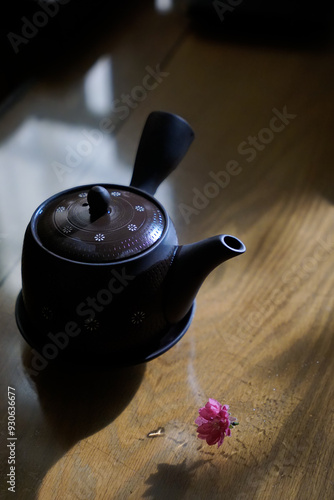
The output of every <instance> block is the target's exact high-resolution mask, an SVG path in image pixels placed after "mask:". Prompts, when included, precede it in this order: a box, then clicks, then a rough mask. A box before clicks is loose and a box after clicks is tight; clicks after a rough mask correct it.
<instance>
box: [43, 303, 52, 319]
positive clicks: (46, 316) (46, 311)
mask: <svg viewBox="0 0 334 500" xmlns="http://www.w3.org/2000/svg"><path fill="white" fill-rule="evenodd" d="M42 316H43V318H44V319H50V318H51V317H52V311H51V309H50V307H48V306H44V307H42Z"/></svg>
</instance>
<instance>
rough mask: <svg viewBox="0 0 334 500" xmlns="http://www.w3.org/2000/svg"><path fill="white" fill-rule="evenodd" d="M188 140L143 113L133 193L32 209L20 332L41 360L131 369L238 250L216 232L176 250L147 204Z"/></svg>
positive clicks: (66, 194) (113, 188) (167, 340)
mask: <svg viewBox="0 0 334 500" xmlns="http://www.w3.org/2000/svg"><path fill="white" fill-rule="evenodd" d="M193 138H194V133H193V131H192V129H191V127H190V126H189V125H188V123H187V122H186V121H185V120H183V119H182V118H180V117H179V116H176V115H174V114H170V113H166V112H161V111H158V112H153V113H151V114H150V115H149V117H148V119H147V121H146V124H145V127H144V130H143V133H142V137H141V140H140V144H139V147H138V152H137V156H136V161H135V166H134V172H133V176H132V180H131V183H130V186H129V187H124V186H120V185H116V184H101V185H96V186H94V185H86V186H80V187H76V188H73V189H68V190H66V191H63V192H61V193H59V194H56V195H55V196H52V197H51V198H49V199H48V200H46V201H45V202H44V203H42V204H41V205H40V206H39V207H38V208H37V210H36V211H35V212H34V214H33V216H32V219H31V221H30V223H29V225H28V227H27V230H26V234H25V238H24V244H23V252H22V291H21V292H20V294H19V296H18V299H17V304H16V320H17V324H18V327H19V329H20V331H21V333H22V335H23V337H24V338H25V339H26V340H27V342H28V343H29V344H30V345H31V346H32V347H33V348H34V350H35V351H34V352H36V353H38V354H39V357H40V359H44V360H51V359H54V358H57V357H59V356H60V355H61V358H62V359H66V360H70V361H71V362H72V361H75V362H76V361H77V362H80V361H81V362H84V363H93V362H97V363H102V362H103V363H113V364H114V363H121V364H134V363H138V362H144V361H148V360H150V359H153V358H154V357H156V356H158V355H160V354H162V353H163V352H165V351H166V350H168V349H169V348H171V347H172V346H173V345H174V344H175V343H176V342H178V341H179V340H180V338H181V337H182V336H183V335H184V333H185V332H186V331H187V329H188V327H189V325H190V323H191V321H192V318H193V314H194V304H195V296H196V294H197V292H198V290H199V288H200V286H201V284H202V282H203V280H204V279H205V277H206V276H207V275H208V274H209V273H210V272H211V271H212V270H213V269H214V268H215V267H216V266H218V265H219V264H220V263H222V262H223V261H225V260H227V259H230V258H232V257H235V256H237V255H240V254H242V253H243V252H244V251H245V250H246V249H245V246H244V244H243V243H242V242H241V241H240V240H239V239H237V238H235V237H234V236H230V235H220V236H215V237H212V238H209V239H207V240H204V241H200V242H198V243H193V244H189V245H183V246H179V245H178V239H177V235H176V232H175V228H174V226H173V223H172V221H171V220H170V218H169V216H168V214H167V213H166V211H165V209H164V208H163V207H162V205H161V204H160V203H159V202H158V201H157V200H156V199H155V198H154V197H153V195H154V193H155V191H156V189H157V188H158V186H159V184H160V183H161V182H162V181H163V180H164V179H165V177H167V175H168V174H169V173H170V172H172V171H173V170H174V169H175V167H176V166H177V164H178V163H179V162H180V160H181V159H182V158H183V156H184V155H185V153H186V152H187V150H188V148H189V146H190V144H191V142H192V140H193Z"/></svg>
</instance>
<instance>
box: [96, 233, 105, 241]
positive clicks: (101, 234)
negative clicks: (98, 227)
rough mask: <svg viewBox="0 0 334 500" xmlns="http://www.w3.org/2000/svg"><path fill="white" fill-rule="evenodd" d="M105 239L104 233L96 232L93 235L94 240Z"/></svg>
mask: <svg viewBox="0 0 334 500" xmlns="http://www.w3.org/2000/svg"><path fill="white" fill-rule="evenodd" d="M104 239H105V235H104V234H103V233H97V234H96V235H95V236H94V240H95V241H103V240H104Z"/></svg>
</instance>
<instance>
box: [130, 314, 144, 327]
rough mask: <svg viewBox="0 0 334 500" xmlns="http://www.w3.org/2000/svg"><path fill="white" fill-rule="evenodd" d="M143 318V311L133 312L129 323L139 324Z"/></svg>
mask: <svg viewBox="0 0 334 500" xmlns="http://www.w3.org/2000/svg"><path fill="white" fill-rule="evenodd" d="M144 319H145V313H144V312H143V311H137V312H135V313H134V314H133V315H132V317H131V323H132V324H133V325H140V324H141V323H142V322H143V321H144Z"/></svg>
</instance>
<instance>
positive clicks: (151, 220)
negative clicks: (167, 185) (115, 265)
mask: <svg viewBox="0 0 334 500" xmlns="http://www.w3.org/2000/svg"><path fill="white" fill-rule="evenodd" d="M166 223H167V221H166V216H165V214H164V210H163V208H162V207H161V206H160V205H159V204H158V203H157V202H156V200H155V199H154V198H152V197H150V196H149V195H146V194H145V193H143V192H141V191H139V190H137V189H135V188H132V187H129V188H125V187H124V186H118V185H110V184H108V185H100V186H94V187H92V186H81V187H79V188H74V189H70V190H67V191H63V192H62V193H59V194H58V195H56V196H53V197H52V198H50V199H49V200H47V201H46V202H44V203H43V204H42V205H41V206H40V207H39V209H38V210H37V211H36V217H34V218H33V221H32V230H33V233H34V234H35V235H36V236H37V238H38V239H39V241H40V242H41V244H42V245H43V246H44V247H45V248H46V249H48V250H49V251H51V252H53V253H54V254H56V255H59V256H61V257H65V258H67V259H70V260H75V261H79V262H94V263H106V262H113V261H119V260H124V259H129V258H132V257H135V256H136V255H138V254H140V253H142V252H144V251H145V250H147V249H149V248H150V247H152V245H154V244H155V243H156V242H157V241H158V240H159V239H160V238H161V237H162V234H163V232H164V229H165V226H166Z"/></svg>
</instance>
